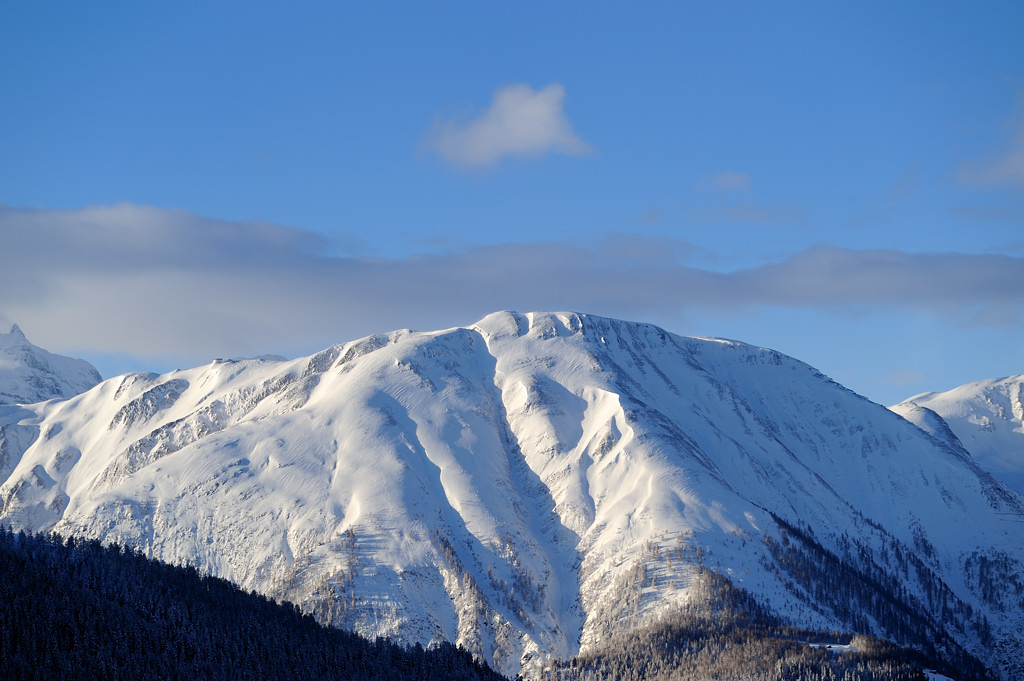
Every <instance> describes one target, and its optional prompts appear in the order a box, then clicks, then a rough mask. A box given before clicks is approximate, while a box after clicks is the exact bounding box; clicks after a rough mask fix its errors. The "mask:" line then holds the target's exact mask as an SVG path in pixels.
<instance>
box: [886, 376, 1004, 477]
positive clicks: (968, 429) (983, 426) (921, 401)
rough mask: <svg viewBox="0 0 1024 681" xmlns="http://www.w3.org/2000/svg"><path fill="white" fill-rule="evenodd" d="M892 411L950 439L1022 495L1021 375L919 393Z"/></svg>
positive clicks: (938, 435)
mask: <svg viewBox="0 0 1024 681" xmlns="http://www.w3.org/2000/svg"><path fill="white" fill-rule="evenodd" d="M891 409H892V410H893V411H895V412H896V413H898V414H900V415H901V416H903V417H904V418H907V419H908V420H910V421H911V422H912V423H915V424H917V425H918V426H919V427H921V428H923V429H924V430H926V431H928V432H930V433H932V434H933V435H936V436H937V437H942V438H944V439H946V440H947V441H949V438H950V436H952V437H953V438H954V439H956V440H957V441H958V442H960V443H962V444H963V446H964V447H965V448H966V449H967V451H968V452H970V453H971V455H972V456H973V457H974V459H975V460H976V461H977V462H978V464H979V465H980V466H981V467H982V468H984V469H985V470H987V471H988V472H989V473H991V474H992V475H993V476H994V477H995V478H997V479H999V480H1001V481H1002V482H1004V483H1006V484H1007V485H1009V486H1010V487H1012V488H1014V489H1015V490H1016V491H1018V492H1020V493H1021V494H1024V375H1021V376H1010V377H1009V378H1000V379H992V380H987V381H977V382H975V383H968V384H967V385H962V386H960V387H959V388H954V389H953V390H950V391H948V392H943V393H923V394H921V395H916V396H914V397H911V398H910V399H907V400H905V401H903V402H901V403H900V404H897V405H895V406H893V407H891ZM928 412H930V413H931V415H932V416H931V417H929V415H928ZM935 417H938V420H936V418H935Z"/></svg>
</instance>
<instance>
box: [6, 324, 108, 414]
mask: <svg viewBox="0 0 1024 681" xmlns="http://www.w3.org/2000/svg"><path fill="white" fill-rule="evenodd" d="M102 380H103V379H102V377H101V376H100V374H99V372H98V371H96V368H95V367H93V366H92V365H91V364H89V363H88V362H86V361H85V360H83V359H72V358H70V357H64V356H63V355H56V354H54V353H51V352H48V351H47V350H43V349H42V348H40V347H38V346H36V345H33V344H32V343H31V342H30V341H29V340H28V338H26V337H25V333H24V332H23V331H22V330H21V327H19V326H18V325H17V324H14V325H12V326H11V330H10V332H8V333H0V405H13V404H32V403H34V402H41V401H43V400H50V399H67V398H69V397H73V396H74V395H77V394H78V393H81V392H84V391H86V390H88V389H89V388H92V387H93V386H95V385H96V384H97V383H99V382H100V381H102Z"/></svg>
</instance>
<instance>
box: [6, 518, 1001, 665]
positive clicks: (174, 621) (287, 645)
mask: <svg viewBox="0 0 1024 681" xmlns="http://www.w3.org/2000/svg"><path fill="white" fill-rule="evenodd" d="M694 588H695V594H694V598H693V600H692V601H691V602H692V603H693V605H691V606H689V607H688V608H685V609H682V610H680V611H678V612H676V613H675V614H674V615H673V616H671V617H665V618H662V620H661V621H660V622H659V623H658V624H657V625H652V626H648V627H645V628H643V629H641V630H638V631H633V632H630V633H628V634H620V635H614V636H611V637H610V638H609V639H608V640H607V641H606V642H605V643H604V645H603V646H602V647H601V649H600V650H599V651H596V652H592V653H589V654H586V655H581V656H579V657H576V658H573V659H572V660H568V661H561V662H557V661H552V662H549V663H547V664H546V666H545V667H544V669H542V670H541V671H540V673H539V677H540V678H541V679H553V680H557V681H604V680H608V681H612V680H615V681H631V680H632V681H690V680H694V681H696V680H697V679H743V680H748V681H755V680H756V681H788V680H790V679H801V680H803V681H924V679H925V675H924V674H923V672H922V669H925V668H929V667H938V668H939V669H940V670H941V671H943V672H945V673H947V674H950V675H955V678H958V679H960V680H961V681H981V680H983V679H988V678H990V677H989V676H988V675H987V674H986V673H985V671H984V669H983V668H981V667H980V665H976V664H966V665H960V664H958V665H956V668H950V667H945V668H944V667H943V665H942V663H941V662H936V660H935V658H932V657H931V656H927V655H925V654H924V653H922V652H918V651H915V650H912V649H910V648H902V647H898V646H896V645H893V644H891V643H889V642H886V641H883V640H880V639H876V638H871V637H868V636H856V637H853V636H851V635H849V634H845V635H844V634H841V633H839V632H821V631H810V630H802V629H796V628H793V627H790V626H784V625H783V624H781V623H780V622H779V621H778V620H777V619H776V618H774V617H773V616H772V615H771V614H770V613H768V612H766V611H765V610H764V609H763V608H762V607H761V606H760V605H759V604H758V603H757V602H756V601H755V600H754V599H753V598H752V597H751V596H750V595H749V594H747V593H746V592H745V591H743V590H741V589H738V588H736V587H735V586H733V585H732V584H731V583H730V582H729V581H728V580H727V579H725V578H724V577H722V576H721V575H719V574H717V573H715V572H714V571H712V570H703V571H702V574H701V576H700V578H699V579H698V581H697V583H696V584H695V585H694ZM828 643H842V644H850V643H852V644H853V649H849V648H843V649H839V648H832V647H829V646H828V645H827V644H828ZM959 662H965V660H959ZM0 679H3V680H4V681H8V680H10V681H21V680H26V681H34V680H44V679H69V680H76V679H113V680H116V679H125V680H129V679H130V680H132V681H135V680H136V679H166V680H168V681H176V680H179V679H180V680H182V681H185V680H191V679H231V680H233V681H234V680H246V679H253V680H256V679H352V680H356V679H359V680H362V679H395V680H398V681H401V680H404V679H409V680H412V679H416V680H425V681H430V680H431V679H438V680H444V681H461V680H467V681H468V680H479V681H502V680H503V679H504V677H502V676H500V675H499V674H497V673H496V672H494V671H492V670H491V669H489V668H488V667H487V666H486V665H484V664H482V663H481V662H479V661H478V660H474V659H473V657H472V656H471V655H470V654H469V653H468V652H467V651H465V650H463V649H460V648H456V647H455V646H452V645H451V644H442V645H440V646H437V647H432V648H430V649H424V648H422V647H421V646H418V645H417V646H415V647H413V648H405V647H402V646H399V645H397V644H395V643H392V642H390V641H387V640H384V639H377V640H375V641H370V640H367V639H365V638H362V637H360V636H358V635H356V634H353V633H349V632H345V631H341V630H338V629H332V628H326V627H323V626H321V625H320V624H318V623H317V622H316V621H315V620H314V619H313V618H312V617H311V616H309V615H303V614H302V613H301V612H300V611H299V610H298V608H297V607H295V606H293V605H291V604H288V603H285V604H280V603H275V602H274V601H272V600H270V599H267V598H266V597H264V596H261V595H259V594H256V593H247V592H245V591H243V590H241V589H239V588H238V587H236V586H234V585H232V584H231V583H229V582H227V581H225V580H223V579H219V578H216V577H210V576H208V575H203V574H200V573H199V572H198V571H197V570H196V569H195V568H191V567H175V566H171V565H166V564H163V563H158V562H156V561H152V560H149V559H147V558H145V557H144V556H141V555H138V554H135V553H132V552H130V551H126V550H124V549H122V548H120V547H117V546H103V545H102V544H101V543H100V542H99V541H96V540H91V541H85V540H75V539H73V538H67V539H64V538H60V537H57V536H56V535H51V536H49V537H45V536H41V535H26V534H24V533H18V534H13V533H11V532H10V531H8V530H5V529H2V528H0Z"/></svg>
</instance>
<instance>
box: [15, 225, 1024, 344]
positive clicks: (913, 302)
mask: <svg viewBox="0 0 1024 681" xmlns="http://www.w3.org/2000/svg"><path fill="white" fill-rule="evenodd" d="M0 243H2V244H3V246H4V248H3V249H0V318H3V319H5V320H7V321H8V322H17V323H19V324H20V325H21V326H22V328H23V329H25V331H26V333H28V334H29V337H30V338H32V339H33V340H35V341H36V342H39V343H40V344H42V345H44V346H49V347H50V348H51V349H53V350H56V351H62V350H76V351H79V352H104V353H125V354H131V355H135V356H139V357H145V356H149V357H181V358H183V359H182V362H193V363H199V362H201V361H206V360H208V359H210V358H213V357H217V356H244V355H252V354H260V353H264V352H279V353H282V354H295V353H298V352H312V351H313V350H316V349H318V348H320V347H324V346H326V345H329V344H331V343H335V342H340V341H344V340H349V339H352V338H357V337H360V336H363V335H366V334H369V333H373V332H379V331H385V330H391V329H393V328H400V327H413V328H439V327H444V326H448V325H455V324H461V323H468V322H471V321H474V320H476V319H478V318H479V317H482V316H483V315H485V314H487V313H489V312H492V311H494V310H497V309H518V310H531V309H575V310H579V311H583V312H591V313H594V314H605V315H611V316H618V317H624V318H632V319H650V318H652V317H659V316H661V317H668V316H674V317H678V316H679V315H682V314H684V313H686V312H688V311H710V310H715V311H719V312H729V311H742V310H749V309H752V308H758V307H790V308H804V309H829V310H833V309H841V308H842V306H861V307H864V306H867V307H879V308H884V309H886V310H888V311H892V310H899V309H906V310H924V311H927V312H931V313H934V314H936V315H939V316H941V317H942V318H950V319H955V320H957V321H958V322H959V323H961V324H964V325H993V324H1006V323H1007V320H1011V321H1012V320H1017V322H1014V323H1019V319H1020V317H1021V313H1022V311H1024V258H1022V257H1013V256H1009V255H964V254H956V253H945V254H942V253H927V254H920V253H904V252H898V251H887V250H877V251H856V250H848V249H843V248H838V247H834V246H819V247H816V248H812V249H809V250H806V251H803V252H801V253H797V254H794V255H792V256H791V257H789V258H787V259H785V260H783V261H780V262H775V263H771V264H766V265H762V266H757V267H752V268H748V269H743V270H737V271H733V272H715V271H710V270H706V269H701V268H698V267H693V266H689V265H686V264H684V263H685V261H686V260H687V257H688V252H687V249H688V248H690V246H689V245H688V244H685V243H684V242H664V241H657V242H655V241H650V240H644V239H642V238H638V237H636V236H635V235H614V236H611V237H608V238H606V239H603V240H600V241H597V242H595V243H593V244H575V245H573V244H555V243H529V244H504V245H496V246H478V247H467V248H462V249H454V250H451V251H449V252H446V253H444V254H440V255H422V256H416V257H408V258H400V259H386V258H374V259H370V258H360V257H351V256H337V255H330V256H328V255H325V254H326V253H331V252H334V251H335V250H336V249H335V248H334V246H335V245H334V244H333V243H332V242H330V241H329V240H327V239H325V238H324V237H322V236H320V235H317V234H313V233H310V232H306V231H303V230H299V229H292V228H288V227H284V226H281V225H274V224H267V223H234V222H225V221H218V220H210V219H207V218H204V217H201V216H197V215H194V214H191V213H187V212H184V211H164V210H159V209H155V208H147V207H143V206H134V205H117V206H111V207H104V208H90V209H84V210H76V211H23V210H15V209H10V208H6V209H0Z"/></svg>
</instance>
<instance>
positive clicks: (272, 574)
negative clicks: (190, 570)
mask: <svg viewBox="0 0 1024 681" xmlns="http://www.w3.org/2000/svg"><path fill="white" fill-rule="evenodd" d="M4 480H5V482H3V484H2V485H0V522H4V523H6V524H10V525H13V526H14V527H15V528H22V527H25V528H30V529H35V530H49V529H54V530H57V531H58V532H61V533H73V534H77V535H82V536H90V537H100V538H103V539H105V540H110V541H118V542H123V543H127V544H129V545H131V546H133V547H136V548H138V549H141V550H143V551H145V552H147V553H149V554H151V555H153V556H155V557H157V558H160V559H162V560H166V561H171V562H177V563H191V564H195V565H197V566H199V567H200V568H201V569H203V570H209V571H211V572H213V573H215V574H217V575H220V576H223V577H226V578H229V579H232V580H234V581H236V582H238V583H240V584H241V585H243V586H244V587H246V588H252V589H257V590H259V591H262V592H264V593H267V594H270V595H272V596H274V597H278V598H286V599H289V600H292V601H294V602H296V603H299V604H300V605H301V606H302V607H303V608H304V609H306V610H307V611H310V612H314V613H316V615H317V616H318V617H319V618H321V619H322V620H324V621H329V622H331V623H333V624H336V625H339V626H342V627H347V628H354V629H356V630H358V631H360V632H363V633H366V634H371V635H373V634H385V635H389V636H395V637H398V638H400V639H402V640H405V641H409V642H411V641H421V642H424V643H426V642H429V641H434V640H439V639H448V640H452V641H456V642H458V643H460V644H462V645H465V646H466V647H468V648H470V649H471V650H473V651H475V652H477V653H478V654H480V655H482V656H483V657H484V658H485V659H486V660H487V661H488V662H490V663H492V664H493V665H495V666H496V667H497V668H498V669H499V670H501V671H503V672H506V673H514V672H517V671H518V670H520V668H525V669H526V670H527V671H530V670H531V669H534V668H535V667H536V665H537V664H538V663H539V662H540V661H541V660H543V659H545V658H547V657H550V656H556V657H566V656H569V655H571V654H574V653H576V652H577V651H579V650H580V649H581V648H583V649H593V648H597V647H600V646H601V644H602V641H604V640H606V639H607V638H608V637H609V636H611V635H612V634H615V633H617V632H622V631H628V630H630V629H632V628H634V627H636V626H639V625H641V624H644V623H650V622H653V621H654V619H655V618H657V617H658V616H659V615H662V614H667V613H670V612H671V611H672V610H673V608H676V607H678V606H679V605H680V604H682V603H685V602H686V600H687V599H688V598H690V597H691V596H692V595H693V594H694V593H695V590H691V589H690V584H691V580H692V578H693V576H694V574H695V573H696V572H697V571H699V570H702V569H713V570H716V571H719V572H721V573H722V574H724V575H726V576H727V577H729V578H730V579H732V580H733V581H734V582H735V583H736V584H737V585H739V586H741V587H743V588H746V589H748V590H750V591H751V592H752V593H754V594H755V595H756V596H757V597H758V598H759V599H760V600H761V601H762V602H763V603H764V604H766V605H767V606H768V607H770V608H772V609H774V610H775V611H776V612H777V613H779V614H780V615H781V616H783V617H785V618H787V619H788V620H790V621H792V622H794V623H797V624H800V625H805V626H822V627H828V628H837V629H847V630H849V629H854V628H857V629H865V628H867V629H872V630H874V631H875V632H876V633H880V634H882V635H886V636H888V637H890V638H894V639H896V640H900V639H905V638H907V637H908V636H910V634H908V633H907V632H908V631H911V630H913V631H917V630H920V631H923V632H925V634H924V635H926V636H927V637H928V638H929V640H933V641H936V645H937V646H938V647H939V648H940V649H943V647H944V646H945V647H949V646H962V647H963V648H966V649H967V650H969V651H970V652H971V653H973V654H974V655H976V656H978V657H980V658H982V659H983V660H984V661H985V662H986V663H987V664H990V665H992V666H993V667H999V668H1000V669H1002V670H1003V673H1004V674H1006V675H1007V678H1012V674H1018V677H1017V678H1020V676H1019V674H1020V673H1021V672H1024V666H1021V664H1020V659H1019V656H1020V653H1019V652H1018V646H1016V645H1015V642H1016V641H1018V640H1019V635H1020V632H1021V631H1022V630H1024V617H1022V612H1024V583H1022V582H1021V578H1020V577H1019V575H1021V574H1022V573H1024V542H1022V541H1021V537H1022V530H1024V525H1022V524H1021V521H1022V520H1024V505H1022V500H1021V498H1020V497H1019V496H1016V495H1014V494H1013V493H1012V492H1010V491H1009V490H1007V489H1006V488H1005V487H1003V486H1002V485H1000V484H999V483H997V482H996V481H994V480H993V479H992V478H991V477H989V476H988V475H987V474H985V473H984V472H982V471H981V469H980V468H978V467H977V465H976V464H975V463H974V462H973V461H972V460H971V458H970V457H969V456H968V455H967V454H966V453H965V452H964V451H963V450H962V449H960V448H959V447H957V446H954V445H951V444H948V443H945V442H942V441H939V440H938V439H936V438H933V437H931V436H929V435H927V434H925V433H924V432H922V431H921V430H920V429H918V428H917V427H915V426H914V425H912V424H910V423H908V422H907V421H905V420H904V419H902V418H900V417H898V416H897V415H895V414H893V413H891V412H890V411H888V410H887V409H885V408H883V407H881V406H879V405H876V404H873V403H871V402H869V401H868V400H865V399H863V398H861V397H859V396H858V395H856V394H854V393H852V392H850V391H848V390H846V389H845V388H843V387H842V386H839V385H837V384H835V383H833V382H832V381H830V380H828V379H827V378H825V377H824V376H822V375H821V374H819V373H818V372H816V371H815V370H814V369H812V368H810V367H808V366H807V365H805V364H802V363H800V362H798V361H796V360H793V359H790V358H788V357H785V356H783V355H780V354H778V353H776V352H773V351H771V350H765V349H761V348H755V347H751V346H748V345H744V344H741V343H735V342H731V341H722V340H713V339H696V338H681V337H678V336H675V335H672V334H669V333H666V332H665V331H662V330H660V329H658V328H656V327H653V326H649V325H644V324H634V323H627V322H620V321H615V320H610V319H604V318H600V317H593V316H586V315H578V314H572V313H560V314H547V313H534V314H515V313H509V312H502V313H496V314H493V315H490V316H488V317H487V318H485V319H483V320H481V321H480V322H479V323H477V324H474V325H471V326H468V327H465V328H455V329H448V330H444V331H437V332H431V333H417V332H411V331H397V332H394V333H392V334H390V335H382V336H373V337H369V338H364V339H362V340H358V341H354V342H351V343H347V344H344V345H338V346H334V347H332V348H329V349H327V350H324V351H323V352H320V353H318V354H316V355H313V356H311V357H306V358H302V359H297V360H292V361H265V360H247V361H228V362H222V361H221V362H215V363H213V364H211V365H208V366H205V367H199V368H195V369H190V370H187V371H177V372H173V373H170V374H166V375H163V376H157V375H152V374H148V375H144V374H133V375H128V376H122V377H118V378H114V379H111V380H108V381H105V382H104V383H101V384H100V385H98V386H96V387H95V388H94V389H92V390H90V391H89V392H87V393H84V394H82V395H79V396H77V397H74V398H71V399H70V400H67V401H64V402H49V403H43V404H39V405H33V406H31V407H29V408H26V409H24V410H23V411H22V412H21V413H19V414H16V415H10V416H8V419H7V425H5V426H4V427H3V429H2V430H0V481H4ZM982 563H983V568H984V569H982V568H979V567H978V566H979V565H980V564H982ZM815 566H817V567H815ZM815 570H819V571H822V570H828V571H830V574H832V573H834V574H836V575H839V576H840V577H839V578H840V579H841V581H843V583H844V584H845V585H846V587H850V588H846V587H844V588H842V589H840V588H834V589H829V590H828V591H827V592H824V593H822V592H820V591H821V586H820V585H821V584H824V582H823V581H821V580H819V579H818V577H814V579H813V580H812V581H808V580H807V575H808V574H810V575H812V576H813V575H817V574H819V573H816V572H814V571H815ZM844 580H845V581H844ZM993 580H999V581H1000V584H1001V586H1000V588H999V589H998V590H993V589H992V586H991V583H992V581H993ZM853 587H856V588H853ZM865 594H867V595H866V596H865ZM872 594H874V596H872ZM886 599H888V600H886ZM887 603H894V604H896V605H894V606H893V607H891V608H889V607H888V606H886V605H885V604H887ZM907 613H911V614H907ZM915 627H916V629H915Z"/></svg>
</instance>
